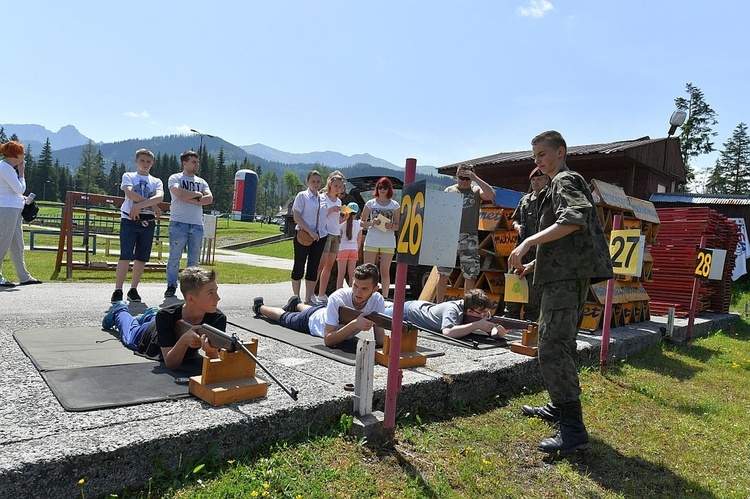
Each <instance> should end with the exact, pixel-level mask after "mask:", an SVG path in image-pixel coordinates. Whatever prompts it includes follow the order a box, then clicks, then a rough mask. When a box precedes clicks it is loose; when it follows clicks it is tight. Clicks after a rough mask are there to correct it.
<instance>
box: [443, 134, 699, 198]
mask: <svg viewBox="0 0 750 499" xmlns="http://www.w3.org/2000/svg"><path fill="white" fill-rule="evenodd" d="M461 163H471V164H473V165H474V166H475V169H476V172H477V175H479V176H480V177H481V178H482V179H484V180H486V181H487V182H489V183H490V185H493V186H496V187H504V188H506V189H512V190H516V191H521V192H526V191H528V190H529V173H530V172H531V170H533V169H534V166H535V165H534V158H533V157H532V155H531V150H528V151H519V152H504V153H498V154H493V155H491V156H484V157H481V158H475V159H468V160H466V161H461ZM459 164H460V163H454V164H451V165H446V166H443V167H440V168H438V172H439V173H442V174H445V175H454V174H455V172H456V168H457V167H458V165H459ZM567 164H568V167H570V168H571V169H572V170H575V171H577V172H579V173H580V174H581V175H583V177H584V178H585V179H586V180H588V181H591V180H592V179H599V180H603V181H604V182H607V183H610V184H614V185H618V186H620V187H622V188H623V190H624V191H625V194H627V195H628V196H632V197H636V198H640V199H649V197H650V196H651V194H653V193H661V192H679V191H680V190H682V186H684V185H685V183H686V180H685V164H684V163H683V161H682V156H681V155H680V143H679V139H678V138H676V137H672V138H661V139H651V138H649V137H642V138H640V139H635V140H623V141H619V142H610V143H608V144H592V145H585V146H570V145H568V158H567Z"/></svg>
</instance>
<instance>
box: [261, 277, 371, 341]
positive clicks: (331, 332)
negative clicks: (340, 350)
mask: <svg viewBox="0 0 750 499" xmlns="http://www.w3.org/2000/svg"><path fill="white" fill-rule="evenodd" d="M379 277H380V276H379V275H378V268H377V267H376V266H375V265H373V264H371V263H366V264H364V265H360V266H359V267H357V268H356V269H355V270H354V282H353V283H352V287H351V288H346V289H338V290H336V291H335V292H334V293H332V294H331V296H329V297H328V303H327V304H326V305H316V306H310V305H305V304H303V303H300V300H299V297H297V296H293V297H292V299H291V300H290V301H289V303H287V305H286V306H285V307H284V308H278V307H269V306H267V305H264V304H263V298H262V297H258V298H255V300H253V312H254V313H255V317H265V318H266V319H269V320H271V321H274V322H278V323H279V324H281V325H282V326H284V327H285V328H287V329H292V330H294V331H299V332H300V333H309V334H311V335H313V336H318V337H321V338H323V341H324V342H325V345H326V346H328V347H332V346H335V345H338V344H339V343H341V342H342V341H344V340H346V339H347V338H350V337H352V336H355V335H357V334H358V333H359V332H360V331H367V330H369V329H370V328H372V329H373V331H374V333H375V342H376V343H377V344H378V345H382V344H383V340H384V338H385V331H384V330H383V328H381V327H378V326H375V325H374V323H373V322H372V321H371V320H369V319H367V318H366V317H365V316H366V315H368V314H370V313H372V312H381V313H382V312H383V311H385V300H383V296H382V295H381V294H380V293H376V292H375V289H376V288H377V286H378V281H379ZM295 298H296V299H295ZM342 305H345V306H348V307H352V308H354V309H356V310H358V311H360V312H361V314H360V315H359V317H357V318H356V319H355V320H353V321H350V322H349V323H347V324H344V325H341V324H339V307H341V306H342Z"/></svg>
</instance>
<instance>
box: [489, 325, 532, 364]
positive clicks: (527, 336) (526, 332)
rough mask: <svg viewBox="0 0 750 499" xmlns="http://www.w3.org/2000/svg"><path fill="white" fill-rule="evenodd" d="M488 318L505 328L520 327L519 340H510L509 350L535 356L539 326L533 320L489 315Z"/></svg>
mask: <svg viewBox="0 0 750 499" xmlns="http://www.w3.org/2000/svg"><path fill="white" fill-rule="evenodd" d="M488 320H489V321H490V322H494V323H495V324H499V325H501V326H503V327H504V328H506V329H522V330H523V332H522V333H521V341H520V342H518V341H512V342H511V343H510V351H511V352H515V353H520V354H522V355H529V356H531V357H536V355H537V353H538V349H537V346H536V345H537V343H538V342H539V326H538V325H537V324H536V323H535V322H529V321H522V320H519V319H508V318H505V317H490V318H489V319H488Z"/></svg>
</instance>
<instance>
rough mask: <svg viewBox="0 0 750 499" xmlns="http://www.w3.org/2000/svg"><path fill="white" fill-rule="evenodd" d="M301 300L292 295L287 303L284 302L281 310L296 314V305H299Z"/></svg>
mask: <svg viewBox="0 0 750 499" xmlns="http://www.w3.org/2000/svg"><path fill="white" fill-rule="evenodd" d="M301 301H302V299H301V298H300V297H299V296H297V295H294V296H292V297H291V298H289V301H287V302H286V305H284V306H283V307H282V308H283V309H284V310H285V311H287V312H296V311H297V305H299V304H300V302H301Z"/></svg>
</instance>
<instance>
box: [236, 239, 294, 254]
mask: <svg viewBox="0 0 750 499" xmlns="http://www.w3.org/2000/svg"><path fill="white" fill-rule="evenodd" d="M240 251H241V252H243V253H249V254H251V255H263V256H275V257H277V258H294V243H293V242H292V240H291V239H287V240H286V241H280V242H277V243H271V244H264V245H262V246H254V247H252V248H243V249H241V250H240Z"/></svg>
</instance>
